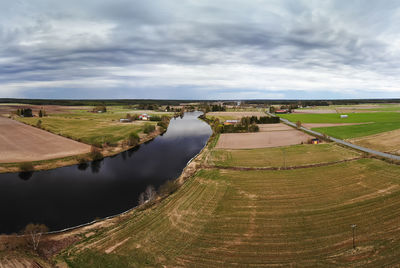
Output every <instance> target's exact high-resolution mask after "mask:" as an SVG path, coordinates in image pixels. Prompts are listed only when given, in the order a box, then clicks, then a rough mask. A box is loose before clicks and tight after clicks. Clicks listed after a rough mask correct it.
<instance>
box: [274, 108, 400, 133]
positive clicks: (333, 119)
mask: <svg viewBox="0 0 400 268" xmlns="http://www.w3.org/2000/svg"><path fill="white" fill-rule="evenodd" d="M280 116H281V117H282V118H286V119H288V120H290V121H292V122H297V121H301V122H302V123H370V122H372V123H370V124H361V125H351V126H338V127H324V128H313V130H316V131H319V132H322V133H325V134H327V135H329V136H333V137H336V138H341V139H350V138H356V137H363V136H368V135H374V134H378V133H382V132H386V131H391V130H395V129H399V128H400V113H397V112H379V113H378V112H377V113H352V114H351V113H349V114H348V118H340V115H339V114H284V115H280Z"/></svg>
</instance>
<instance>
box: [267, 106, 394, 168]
mask: <svg viewBox="0 0 400 268" xmlns="http://www.w3.org/2000/svg"><path fill="white" fill-rule="evenodd" d="M267 114H268V115H270V116H276V115H274V114H271V113H269V112H267ZM280 120H281V122H283V123H284V124H286V125H289V126H292V127H296V128H297V126H296V124H295V123H293V122H290V121H289V120H287V119H284V118H280ZM300 129H301V130H303V131H305V132H307V133H310V134H311V135H313V136H319V137H322V136H323V134H322V133H319V132H317V131H314V130H311V129H308V128H305V127H300ZM326 138H327V139H329V140H331V141H334V142H337V143H339V144H342V145H345V146H348V147H350V148H353V149H356V150H359V151H362V152H365V153H369V154H373V155H377V156H381V157H385V158H388V159H393V160H400V156H398V155H394V154H388V153H383V152H379V151H375V150H372V149H369V148H366V147H362V146H358V145H355V144H353V143H350V142H347V141H344V140H341V139H336V138H334V137H330V136H326Z"/></svg>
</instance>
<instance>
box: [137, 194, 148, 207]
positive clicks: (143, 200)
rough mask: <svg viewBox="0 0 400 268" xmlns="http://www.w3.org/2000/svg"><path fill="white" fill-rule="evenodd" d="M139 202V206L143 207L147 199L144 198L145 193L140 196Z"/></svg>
mask: <svg viewBox="0 0 400 268" xmlns="http://www.w3.org/2000/svg"><path fill="white" fill-rule="evenodd" d="M138 202H139V205H143V204H144V203H145V202H146V199H145V198H144V193H141V194H140V195H139V199H138Z"/></svg>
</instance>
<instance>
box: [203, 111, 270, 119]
mask: <svg viewBox="0 0 400 268" xmlns="http://www.w3.org/2000/svg"><path fill="white" fill-rule="evenodd" d="M207 116H215V117H218V116H229V117H232V118H235V119H240V118H242V117H246V116H257V117H260V116H267V114H265V113H262V112H211V113H207Z"/></svg>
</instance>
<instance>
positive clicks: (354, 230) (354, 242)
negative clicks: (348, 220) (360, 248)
mask: <svg viewBox="0 0 400 268" xmlns="http://www.w3.org/2000/svg"><path fill="white" fill-rule="evenodd" d="M350 226H351V229H352V230H353V249H356V241H355V232H356V228H357V225H356V224H352V225H350Z"/></svg>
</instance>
